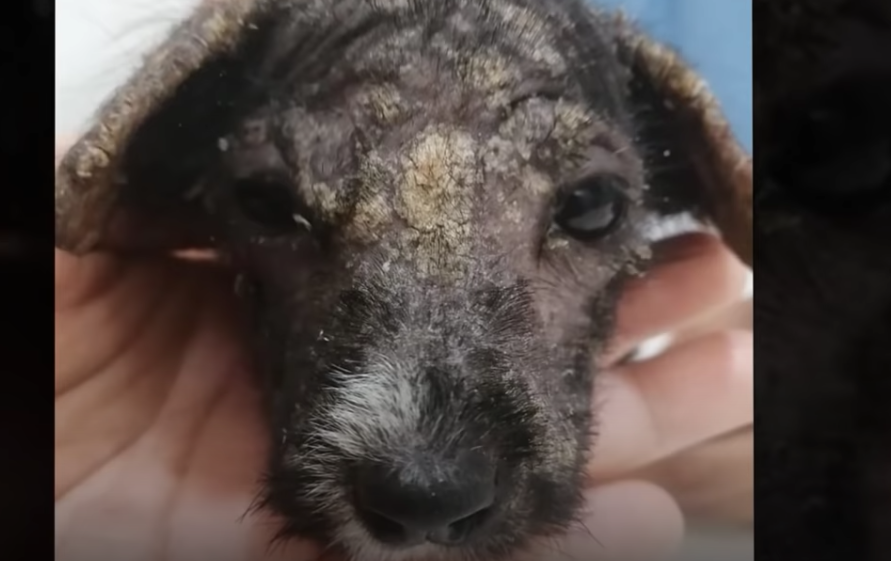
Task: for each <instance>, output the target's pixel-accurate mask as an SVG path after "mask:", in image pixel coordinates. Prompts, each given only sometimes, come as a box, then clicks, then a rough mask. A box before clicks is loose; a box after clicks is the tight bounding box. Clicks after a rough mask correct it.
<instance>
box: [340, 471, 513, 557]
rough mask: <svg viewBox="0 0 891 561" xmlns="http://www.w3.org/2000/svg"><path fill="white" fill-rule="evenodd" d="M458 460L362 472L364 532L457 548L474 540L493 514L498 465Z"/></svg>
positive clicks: (359, 504)
mask: <svg viewBox="0 0 891 561" xmlns="http://www.w3.org/2000/svg"><path fill="white" fill-rule="evenodd" d="M457 460H458V461H455V460H452V462H454V464H453V463H452V462H448V463H443V462H434V461H423V462H412V463H410V464H407V465H402V466H400V467H395V466H382V465H366V466H362V467H361V468H360V469H358V470H357V472H356V479H355V495H354V496H355V503H354V504H355V509H356V513H357V514H358V516H359V517H360V519H361V520H362V521H363V522H364V525H365V527H366V529H367V530H368V531H369V532H370V533H371V534H372V535H373V536H375V537H376V538H377V539H379V540H381V541H384V542H387V543H396V544H401V545H410V544H417V543H420V542H422V541H425V540H426V541H430V542H432V543H438V544H441V545H457V544H460V543H463V542H465V541H467V540H468V539H470V538H471V536H472V535H473V534H474V533H475V532H476V531H477V530H478V529H479V528H480V527H481V526H483V525H484V524H485V523H486V521H487V519H488V518H489V516H490V514H491V512H492V510H493V505H494V502H495V488H496V485H495V477H494V475H495V474H494V469H493V467H494V466H493V465H492V464H490V463H489V462H487V461H485V459H479V458H475V457H470V456H465V455H462V456H460V457H459V458H458V459H457ZM471 460H472V461H471Z"/></svg>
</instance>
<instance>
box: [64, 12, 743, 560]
mask: <svg viewBox="0 0 891 561" xmlns="http://www.w3.org/2000/svg"><path fill="white" fill-rule="evenodd" d="M236 16H237V17H236ZM219 18H223V19H225V18H230V19H229V20H228V21H231V22H232V23H231V25H232V27H231V28H227V29H228V30H229V33H230V34H231V35H230V36H229V37H228V38H227V40H226V41H222V40H221V39H214V37H215V36H214V35H213V32H214V29H216V28H215V27H213V25H211V24H210V23H207V22H214V21H218V19H219ZM617 21H619V20H614V19H612V18H611V17H608V16H606V15H603V14H600V13H598V12H591V11H590V10H589V8H588V7H587V6H586V5H584V4H583V3H581V2H577V1H575V0H547V1H544V2H534V3H533V2H526V1H524V0H415V1H411V2H408V1H406V2H398V1H393V2H369V1H364V0H340V1H338V2H334V1H329V0H311V1H301V2H294V1H286V0H266V1H256V2H254V3H250V2H244V3H240V2H237V1H236V0H216V1H215V2H209V3H206V4H203V5H202V8H200V10H199V11H198V12H197V13H196V16H195V18H194V19H193V20H191V21H190V22H188V23H186V24H184V25H183V26H182V27H181V28H180V29H179V30H178V31H175V32H174V34H173V35H172V36H171V37H172V38H171V40H170V42H168V43H166V44H165V45H164V46H163V48H162V51H161V52H166V53H168V54H167V55H164V56H161V57H160V58H159V57H155V58H150V59H149V61H150V62H149V63H148V64H149V66H147V67H146V68H145V69H143V70H142V71H140V72H139V73H137V75H136V76H135V77H134V78H133V79H132V80H131V81H130V82H129V83H128V84H127V85H126V86H125V87H124V88H123V89H122V90H121V93H120V95H119V96H118V97H116V98H115V99H113V100H112V101H111V102H110V103H109V104H108V105H107V106H106V108H105V109H104V111H103V113H102V114H100V116H99V124H98V125H97V126H96V128H95V129H94V130H93V131H91V132H90V133H88V134H87V135H86V136H85V137H84V139H82V140H81V142H80V143H79V144H78V145H77V146H76V147H75V148H74V149H73V150H72V152H71V153H70V154H69V156H68V158H67V159H66V160H65V161H63V163H62V165H61V166H60V168H59V171H58V176H57V177H58V179H57V196H58V197H60V198H61V199H65V200H62V201H60V202H58V205H57V211H58V212H59V214H58V225H59V227H60V228H59V233H58V237H57V244H58V245H59V246H61V247H63V248H65V249H69V250H74V251H78V252H83V251H88V250H96V249H115V250H118V251H128V250H132V249H134V248H145V247H149V246H151V247H153V248H154V249H155V250H156V251H162V250H167V249H169V248H171V247H177V246H182V245H187V244H192V243H195V242H196V240H198V241H199V242H200V243H204V244H205V245H211V246H213V247H214V248H215V249H217V250H218V251H219V252H221V253H222V254H224V255H225V257H226V258H227V262H228V263H230V264H231V266H233V267H234V268H236V269H237V270H238V272H239V273H240V275H241V278H242V281H241V282H240V283H239V290H238V296H239V298H240V299H241V300H242V301H243V303H244V304H245V306H246V307H247V309H248V311H249V312H250V319H251V322H250V326H251V328H252V329H251V330H250V336H251V343H252V346H253V349H254V351H255V359H256V362H257V370H258V372H259V373H260V374H261V375H262V376H261V381H262V382H263V384H264V388H265V393H264V395H265V396H266V397H267V401H268V418H269V422H270V424H271V427H270V429H271V430H270V433H271V434H272V435H274V436H273V438H272V440H271V444H272V451H271V453H270V458H269V461H268V469H267V471H268V473H267V477H266V479H265V481H264V484H263V486H262V488H261V489H260V492H261V497H260V499H261V500H260V501H259V504H260V505H261V506H262V507H264V508H267V509H269V510H270V511H272V512H274V513H276V514H277V515H279V517H280V519H281V522H282V529H281V536H282V537H283V538H289V537H293V536H301V537H310V538H314V539H319V540H322V541H324V542H326V543H329V544H332V545H331V547H332V548H334V549H337V550H338V552H339V553H340V554H342V555H344V556H347V557H350V558H352V559H357V560H360V559H361V560H362V561H366V560H371V561H377V560H381V561H383V560H387V561H390V560H393V559H403V560H405V561H409V560H410V561H414V560H415V559H418V558H420V557H421V556H422V555H427V554H429V555H430V556H433V557H436V558H439V559H442V560H443V561H452V560H454V561H462V560H464V559H467V558H486V559H492V558H506V557H509V556H510V555H511V554H513V553H516V552H517V551H518V550H520V549H524V548H529V547H532V546H534V545H536V544H537V543H539V542H547V540H548V539H549V538H550V537H552V536H553V535H555V534H556V533H560V532H563V531H564V530H566V529H567V528H568V527H570V526H571V525H572V524H573V522H574V520H575V518H576V517H577V515H578V513H579V509H580V508H581V505H582V502H583V497H582V494H581V491H582V489H583V488H584V486H585V483H586V481H585V465H586V464H587V462H588V461H589V458H590V454H591V453H592V450H593V451H594V452H595V453H596V446H595V447H594V448H592V444H594V443H595V442H596V440H595V439H593V438H592V432H594V427H596V422H595V421H596V418H595V413H594V411H592V408H593V407H594V404H595V402H594V401H593V397H592V396H593V394H594V389H595V380H596V371H595V369H594V368H592V364H596V363H597V361H598V359H599V357H601V356H602V354H603V353H604V351H605V349H606V348H607V347H608V345H609V344H610V342H611V336H612V333H613V328H614V320H615V311H616V306H617V302H618V299H619V296H620V294H621V290H622V288H623V287H624V285H625V283H626V281H627V280H628V279H629V278H631V277H633V276H636V275H640V274H641V273H642V272H643V271H645V269H646V266H647V261H648V258H649V249H650V244H651V240H650V239H649V238H648V236H647V232H645V228H644V226H645V224H646V220H647V219H649V218H652V217H653V215H655V214H658V213H660V212H663V209H662V206H661V205H663V204H664V203H665V202H666V201H668V202H671V203H675V204H676V205H677V206H678V207H680V209H681V210H680V211H688V210H689V211H691V212H697V213H698V215H699V216H701V217H703V218H708V217H710V216H714V217H718V218H720V216H719V215H718V214H709V212H711V210H712V209H713V208H718V207H713V206H710V203H708V201H711V200H712V199H711V198H710V197H711V196H712V195H715V194H720V193H722V192H723V191H722V190H725V189H729V190H733V189H735V188H736V185H735V184H734V183H733V182H734V181H737V180H738V179H739V177H742V176H737V175H736V171H735V168H733V169H730V168H727V167H726V164H727V163H728V162H729V157H724V156H722V154H724V155H726V154H731V155H732V154H735V153H736V152H733V150H734V149H733V148H722V147H720V146H718V147H716V146H712V144H714V143H716V142H719V143H720V142H731V140H732V139H730V138H729V137H727V136H726V135H725V136H722V135H723V133H724V132H726V131H724V130H723V129H720V127H718V128H719V129H720V130H713V129H714V128H715V127H716V126H717V125H716V123H719V122H718V121H717V120H716V117H714V115H712V114H711V113H708V114H707V115H703V111H704V109H705V108H710V107H712V105H711V103H712V101H708V102H707V103H705V105H702V104H699V98H698V97H696V96H704V95H706V94H705V93H704V92H703V91H701V90H700V89H698V86H697V87H696V88H695V89H690V87H691V84H694V82H693V81H690V80H687V79H685V80H680V81H678V80H674V79H670V78H672V77H673V76H675V74H676V73H678V72H679V73H680V75H683V76H685V77H686V76H687V74H684V73H685V72H687V71H686V70H684V69H683V67H682V66H681V65H680V64H681V63H680V61H679V59H671V61H670V64H667V66H668V67H669V68H670V69H671V70H670V71H665V72H663V71H661V70H659V69H662V68H664V67H666V64H664V60H663V63H655V62H652V61H650V59H649V58H648V57H650V56H651V55H652V54H653V53H656V55H659V57H662V59H665V57H664V56H662V55H661V54H660V53H661V52H662V51H659V50H658V49H656V50H653V49H651V48H650V47H648V45H649V43H647V42H646V41H643V40H641V39H639V35H638V34H636V33H634V32H632V30H630V28H629V29H626V28H625V27H623V26H624V25H625V24H624V23H621V22H619V23H617ZM205 26H210V27H205ZM201 33H205V34H208V35H207V37H203V36H202V35H200V34H201ZM195 34H198V35H195ZM199 47H200V49H199ZM199 51H200V52H199ZM196 53H198V54H196ZM653 56H655V55H653ZM190 57H191V58H190ZM657 58H658V57H657ZM180 59H182V60H183V61H186V62H188V64H185V63H184V65H183V66H181V67H180V66H177V61H179V60H180ZM662 59H660V60H662ZM189 61H191V62H189ZM171 65H172V66H175V67H176V68H170V66H171ZM672 65H674V66H672ZM657 70H658V71H657ZM690 76H692V75H690ZM162 78H163V79H162ZM152 80H155V82H156V85H157V84H162V85H163V87H162V88H161V89H162V90H163V92H161V93H159V94H158V95H154V94H152V93H151V92H152V91H154V90H151V88H148V87H147V86H146V83H147V81H152ZM144 88H147V89H146V90H145V91H147V92H149V94H151V95H149V94H147V96H146V97H145V98H144V99H142V98H140V99H135V98H134V97H133V96H134V95H136V94H138V92H140V91H142V89H144ZM676 90H677V91H676ZM161 94H163V95H161ZM690 96H693V98H691V97H690ZM666 99H670V100H671V103H673V104H674V106H672V107H669V106H667V105H666V104H665V103H664V102H665V100H666ZM140 104H143V105H140ZM134 107H137V108H141V109H139V110H138V111H136V110H134V109H133V108H134ZM675 109H676V110H675ZM118 119H124V120H125V121H126V123H119V122H118ZM651 120H652V121H653V122H658V124H659V125H660V127H657V128H652V127H649V126H648V124H650V123H649V122H650V121H651ZM691 122H693V123H695V124H697V127H692V128H691V127H690V126H689V125H690V123H691ZM674 124H677V125H678V126H677V127H675V126H673V125H674ZM103 130H116V131H118V133H116V134H117V136H116V137H115V138H114V139H113V144H114V146H113V149H111V148H109V149H108V150H106V151H105V152H104V153H106V154H107V156H108V161H103V162H101V164H102V165H93V167H92V168H90V170H89V171H90V173H91V174H92V175H90V180H89V181H82V180H81V179H78V177H80V175H79V174H78V173H76V172H77V170H79V169H81V167H82V166H79V164H78V162H80V161H81V160H80V157H81V156H80V155H82V154H84V153H86V152H88V151H90V150H92V149H94V148H95V147H97V146H99V147H101V145H102V143H101V142H99V143H97V138H99V137H100V136H101V131H103ZM97 131H98V132H97ZM666 131H668V132H666ZM669 148H670V150H668V149H669ZM666 152H671V154H672V155H673V156H672V158H673V159H672V160H671V161H670V162H668V163H670V164H671V165H665V164H666V161H665V160H664V156H663V155H662V154H663V153H666ZM734 163H735V162H734ZM91 165H92V164H91ZM678 170H680V171H678ZM672 174H673V175H672ZM606 180H608V181H606ZM72 182H80V183H78V185H80V187H79V189H80V190H78V191H77V192H75V191H74V190H72V189H70V188H69V187H70V186H71V185H72V184H73V183H72ZM598 185H599V186H603V185H609V186H611V187H609V188H608V190H607V191H606V193H607V195H608V196H609V197H612V199H607V203H605V204H604V207H603V209H602V210H604V213H605V215H606V216H607V217H609V216H612V217H613V218H614V220H613V221H612V222H611V225H610V227H609V228H605V229H604V230H603V231H602V232H601V233H600V234H599V235H597V236H593V237H592V238H591V239H584V240H583V239H581V238H582V237H581V236H575V237H574V236H573V235H571V234H570V232H569V231H567V229H565V228H564V227H561V226H560V225H558V224H557V220H556V219H555V216H556V215H557V214H558V212H559V210H560V209H561V208H562V206H563V205H564V201H565V200H566V198H567V195H569V194H571V193H572V192H574V191H575V190H577V189H586V188H596V187H597V186H598ZM592 186H593V187H592ZM605 189H606V188H605ZM269 193H274V195H275V198H274V199H273V200H272V204H267V205H264V204H263V202H264V201H265V202H266V203H269V200H268V199H264V197H268V196H270V195H269ZM255 196H256V197H258V198H259V199H260V200H259V201H257V200H253V199H252V197H255ZM728 196H730V195H728ZM733 197H735V195H732V196H730V198H733ZM246 200H247V201H253V202H251V203H250V204H248V203H246V202H245V201H246ZM734 200H735V199H734ZM99 202H101V205H99V204H98V203H99ZM258 202H259V208H260V212H259V213H258V212H257V209H256V208H255V206H254V204H255V203H258ZM705 203H708V204H705ZM103 205H105V206H103ZM703 206H704V207H705V211H704V212H701V211H702V210H703V209H702V208H701V207H703ZM269 215H272V216H274V217H276V218H275V219H271V220H270V219H269V218H268V216H269ZM258 216H260V218H258ZM264 217H265V218H264ZM134 218H139V220H136V221H135V222H134V220H133V219H134ZM270 221H271V222H273V223H274V224H273V225H270V224H269V223H267V222H270ZM718 223H719V225H720V224H722V223H721V222H720V221H718ZM121 224H128V225H129V227H128V228H124V229H117V228H119V226H120V225H121ZM111 226H114V227H111ZM186 226H188V227H190V228H191V230H190V232H191V233H193V234H196V233H199V234H201V235H196V236H195V237H190V238H188V239H186V238H184V237H182V236H181V233H182V232H183V231H184V230H183V228H185V227H186ZM159 233H163V234H164V235H165V237H164V243H163V244H161V243H156V245H151V244H150V243H149V242H150V241H157V238H156V236H157V235H158V234H159ZM729 239H731V240H732V239H733V238H729ZM469 448H473V449H474V450H482V451H483V453H484V454H485V455H486V458H487V461H488V462H491V463H492V464H493V465H495V466H496V467H497V471H498V474H499V477H498V484H497V486H498V489H497V497H498V504H497V505H496V507H497V508H495V510H493V511H492V515H491V519H489V520H488V521H487V522H486V523H485V526H484V527H483V528H481V530H480V532H479V535H478V536H476V537H475V538H474V539H473V540H472V541H470V542H468V543H467V544H466V545H465V546H462V547H458V548H451V549H450V548H444V547H440V546H433V545H428V546H423V547H420V548H406V549H397V548H394V547H391V546H388V545H386V544H385V543H384V542H383V541H380V540H377V539H375V538H374V537H373V536H372V535H371V534H370V531H369V529H368V526H369V525H368V524H366V522H363V519H362V517H361V516H360V514H359V513H358V511H357V509H356V508H354V506H353V505H354V494H353V493H352V487H353V486H354V484H355V483H356V482H355V481H353V479H352V478H353V477H354V474H355V469H354V468H355V467H356V466H357V465H359V466H361V465H363V464H364V463H367V462H372V461H373V462H383V463H385V464H392V465H394V466H396V467H403V468H405V469H414V470H417V469H418V466H416V465H412V462H414V461H415V458H419V457H429V458H431V461H433V462H434V463H442V462H448V461H449V458H453V457H455V455H456V453H458V452H460V451H462V450H465V449H469Z"/></svg>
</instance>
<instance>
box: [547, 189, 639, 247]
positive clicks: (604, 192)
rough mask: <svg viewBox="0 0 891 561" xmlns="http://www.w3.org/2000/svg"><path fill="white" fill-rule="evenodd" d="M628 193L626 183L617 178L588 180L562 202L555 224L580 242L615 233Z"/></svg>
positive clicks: (571, 191)
mask: <svg viewBox="0 0 891 561" xmlns="http://www.w3.org/2000/svg"><path fill="white" fill-rule="evenodd" d="M625 190H626V184H625V182H624V181H623V180H622V179H621V178H619V177H617V176H614V175H598V176H594V177H589V178H587V179H584V180H583V181H581V182H579V183H577V184H576V185H574V186H573V187H572V188H571V189H570V190H569V191H568V192H567V194H566V195H565V196H564V197H563V199H562V200H561V201H560V202H559V204H558V207H557V212H556V214H555V215H554V223H555V224H556V225H557V226H558V227H559V228H560V229H561V230H563V231H564V232H566V233H567V234H569V235H570V236H572V237H574V238H576V239H579V240H583V241H592V240H596V239H599V238H602V237H604V236H606V235H607V234H609V233H611V232H612V231H613V230H615V228H616V227H617V226H618V225H619V223H620V222H621V220H622V218H623V216H624V214H625V209H626V206H627V202H628V199H627V198H626V197H625Z"/></svg>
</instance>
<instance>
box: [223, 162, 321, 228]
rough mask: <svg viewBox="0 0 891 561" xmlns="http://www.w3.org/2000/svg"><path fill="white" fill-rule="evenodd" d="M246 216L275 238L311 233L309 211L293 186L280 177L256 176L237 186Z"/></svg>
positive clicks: (240, 180)
mask: <svg viewBox="0 0 891 561" xmlns="http://www.w3.org/2000/svg"><path fill="white" fill-rule="evenodd" d="M233 193H234V198H235V204H236V205H237V206H238V208H239V210H240V211H241V213H242V215H243V216H244V217H245V218H247V219H248V220H250V221H251V222H253V223H255V224H257V225H258V226H260V227H262V228H263V229H265V230H268V231H269V232H270V233H271V234H273V235H283V234H287V233H290V232H294V231H298V230H301V229H302V230H311V223H310V221H309V219H308V218H307V215H308V212H307V211H306V210H305V209H303V208H301V206H300V205H299V204H298V202H297V199H296V196H295V194H294V192H293V190H292V186H291V184H290V183H289V182H288V181H287V180H285V179H283V178H280V177H274V176H269V175H255V176H250V177H245V178H241V179H238V180H237V181H236V182H235V185H234V186H233Z"/></svg>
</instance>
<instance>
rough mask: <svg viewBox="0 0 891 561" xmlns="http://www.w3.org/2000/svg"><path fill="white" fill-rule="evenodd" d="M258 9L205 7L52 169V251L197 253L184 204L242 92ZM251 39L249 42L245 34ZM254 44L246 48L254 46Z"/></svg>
mask: <svg viewBox="0 0 891 561" xmlns="http://www.w3.org/2000/svg"><path fill="white" fill-rule="evenodd" d="M263 4H265V2H263V1H262V0H257V1H213V2H203V3H202V4H201V6H200V7H199V8H198V9H197V11H196V12H195V13H194V15H193V16H192V17H191V18H190V19H188V20H187V21H185V22H183V23H182V24H180V25H179V26H178V27H176V28H175V29H174V30H173V31H172V33H171V34H170V36H169V37H168V38H167V40H166V41H165V42H164V43H163V44H161V45H160V46H159V47H158V48H156V49H155V50H154V51H153V52H152V53H150V54H149V56H148V57H146V59H145V61H144V63H143V66H142V68H140V69H139V71H138V72H136V73H135V75H134V76H133V77H132V78H131V79H130V80H129V81H128V82H127V83H125V84H124V85H123V86H122V87H121V88H120V89H119V90H117V92H115V94H114V96H113V97H112V98H111V99H110V100H109V101H108V102H107V103H106V104H105V105H104V106H103V107H102V108H101V109H100V111H99V113H98V115H97V117H96V119H95V124H94V125H93V126H92V127H91V128H90V129H89V130H88V131H87V132H86V133H85V134H84V135H83V136H82V137H81V138H80V139H79V140H78V141H77V142H76V143H75V144H74V145H73V146H72V147H71V149H70V150H69V151H68V152H67V154H66V155H65V156H64V157H63V158H62V160H61V161H60V163H59V165H58V166H57V168H56V179H55V182H56V185H55V192H56V246H57V247H59V248H60V249H64V250H68V251H71V252H74V253H84V252H88V251H91V250H97V249H115V250H140V249H162V248H164V249H179V248H186V247H201V246H204V245H207V244H208V242H209V239H208V236H209V232H208V231H207V229H206V227H205V226H204V224H202V217H203V213H202V212H200V210H201V209H200V208H199V206H200V203H198V202H190V201H188V200H187V198H188V196H187V195H188V192H189V189H191V188H194V184H195V182H196V181H197V180H198V179H199V178H200V174H201V171H202V166H203V165H204V164H205V163H206V160H207V159H208V158H209V157H210V154H209V153H208V151H209V150H210V149H212V148H213V145H214V141H213V140H211V139H213V138H214V137H215V135H220V134H223V131H225V130H226V127H227V126H228V125H229V124H230V123H231V122H232V119H233V117H234V116H235V114H237V112H238V110H239V108H240V107H239V106H240V103H242V102H243V100H244V96H245V95H246V94H247V92H246V85H247V82H246V80H245V78H246V71H247V70H248V67H247V65H246V59H247V58H248V56H249V52H248V51H250V49H251V48H252V47H254V48H255V47H256V45H255V44H256V43H257V42H258V39H259V38H258V37H256V35H257V34H252V33H251V32H252V30H253V27H252V26H251V25H250V22H251V21H252V20H254V19H256V18H257V17H258V16H261V15H262V11H259V10H258V8H259V7H260V6H262V5H263ZM252 35H253V36H252ZM252 43H254V44H253V45H252Z"/></svg>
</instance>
